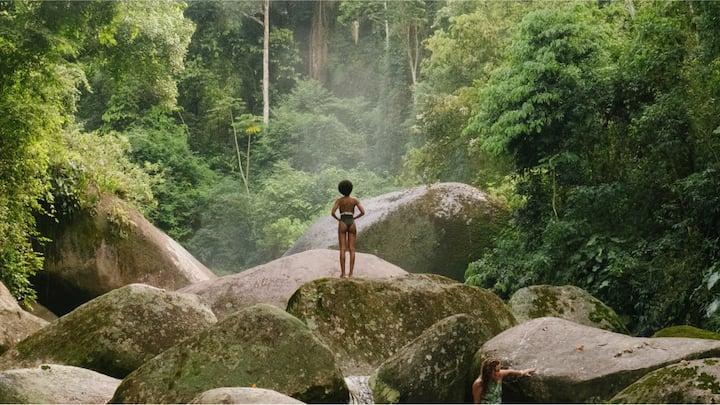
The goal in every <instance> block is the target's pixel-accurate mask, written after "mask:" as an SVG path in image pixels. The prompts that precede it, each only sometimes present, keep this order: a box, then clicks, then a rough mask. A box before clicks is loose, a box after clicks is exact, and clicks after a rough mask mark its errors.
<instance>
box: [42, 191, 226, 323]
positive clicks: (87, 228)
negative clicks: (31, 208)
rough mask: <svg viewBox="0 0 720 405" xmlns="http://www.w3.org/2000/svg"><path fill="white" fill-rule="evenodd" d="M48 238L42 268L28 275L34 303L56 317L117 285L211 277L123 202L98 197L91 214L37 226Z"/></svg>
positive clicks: (170, 284)
mask: <svg viewBox="0 0 720 405" xmlns="http://www.w3.org/2000/svg"><path fill="white" fill-rule="evenodd" d="M40 227H41V230H42V233H43V235H46V236H48V237H50V238H51V239H52V241H51V242H50V243H48V244H47V245H45V246H44V247H43V253H44V255H45V262H44V269H43V271H41V272H39V273H38V274H37V275H36V276H35V277H33V279H32V282H33V284H34V285H35V287H36V289H37V291H38V301H39V302H40V303H41V304H43V305H44V306H46V307H47V308H48V309H50V310H51V311H52V312H54V313H55V314H57V315H60V316H62V315H65V314H66V313H68V312H70V311H72V310H73V309H75V308H76V307H78V306H79V305H81V304H83V303H85V302H87V301H89V300H91V299H93V298H95V297H98V296H100V295H103V294H105V293H108V292H110V291H112V290H114V289H116V288H120V287H122V286H125V285H128V284H133V283H141V284H147V285H151V286H154V287H158V288H164V289H167V290H177V289H179V288H182V287H185V286H187V285H189V284H192V283H195V282H198V281H204V280H209V279H212V278H215V277H216V276H215V274H213V273H212V272H211V271H210V270H209V269H208V268H207V267H205V266H204V265H203V264H202V263H200V262H199V261H198V260H196V259H195V258H194V257H193V256H192V255H190V253H188V252H187V250H185V249H184V248H183V247H182V246H180V244H179V243H177V242H175V241H174V240H173V239H171V238H170V237H169V236H167V235H166V234H165V233H164V232H162V231H161V230H159V229H158V228H156V227H155V226H154V225H152V224H151V223H150V222H148V221H147V220H146V219H145V217H143V216H142V214H140V213H139V212H138V211H137V210H136V209H134V208H133V207H132V206H131V205H129V204H128V203H126V202H124V201H122V200H121V199H119V198H117V197H115V196H112V195H107V194H106V195H103V196H101V198H100V200H99V201H98V203H97V206H96V207H95V208H94V209H91V210H85V211H81V212H78V213H76V214H75V215H73V216H72V217H65V218H63V219H62V220H61V221H60V223H59V224H57V223H55V222H50V223H47V224H45V223H43V222H40Z"/></svg>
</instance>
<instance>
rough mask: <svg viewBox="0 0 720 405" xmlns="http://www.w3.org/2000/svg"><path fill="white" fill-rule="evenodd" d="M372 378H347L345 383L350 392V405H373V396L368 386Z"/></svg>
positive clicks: (359, 376) (358, 376) (355, 376)
mask: <svg viewBox="0 0 720 405" xmlns="http://www.w3.org/2000/svg"><path fill="white" fill-rule="evenodd" d="M369 378H370V376H363V375H351V376H348V377H345V383H346V384H347V386H348V390H350V402H348V403H349V404H372V403H374V402H373V394H372V391H371V390H370V385H369V384H368V379H369Z"/></svg>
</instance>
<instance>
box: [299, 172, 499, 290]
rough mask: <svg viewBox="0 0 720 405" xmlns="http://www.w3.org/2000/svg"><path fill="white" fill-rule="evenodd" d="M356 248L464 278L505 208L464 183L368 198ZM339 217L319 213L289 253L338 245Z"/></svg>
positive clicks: (406, 265)
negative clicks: (318, 217)
mask: <svg viewBox="0 0 720 405" xmlns="http://www.w3.org/2000/svg"><path fill="white" fill-rule="evenodd" d="M362 203H363V206H364V207H365V211H366V214H365V216H364V217H363V218H361V219H359V220H358V221H357V227H358V238H357V250H358V251H360V252H365V253H370V254H373V255H375V256H378V257H380V258H382V259H384V260H387V261H389V262H390V263H394V264H396V265H398V266H400V267H401V268H403V269H405V270H407V271H409V272H412V273H435V274H441V275H444V276H446V277H449V278H452V279H454V280H458V281H463V280H464V275H465V270H466V268H467V265H468V263H470V262H472V261H475V260H477V259H479V258H480V257H481V256H482V254H483V252H484V251H485V250H486V249H487V248H488V247H489V246H490V244H491V243H490V242H491V241H492V239H493V237H494V236H495V235H496V234H497V232H498V230H499V229H500V227H501V225H502V224H503V223H504V222H505V221H506V219H507V210H506V208H505V207H504V206H503V204H501V203H500V202H499V201H498V200H496V199H494V198H492V197H491V196H489V195H487V194H486V193H483V192H482V191H480V190H478V189H476V188H473V187H471V186H468V185H466V184H461V183H440V184H434V185H432V186H418V187H414V188H411V189H408V190H403V191H397V192H394V193H389V194H385V195H382V196H379V197H375V198H370V199H367V200H364V201H363V202H362ZM337 246H338V240H337V222H336V221H335V220H334V219H333V218H332V217H330V215H327V216H325V217H322V218H320V219H319V220H318V221H317V222H316V223H315V224H313V225H312V226H311V227H310V229H308V231H307V232H305V234H304V235H303V236H302V237H301V238H300V239H299V240H298V241H297V242H296V243H295V245H293V246H292V247H291V248H290V249H289V250H288V251H287V252H286V253H285V255H290V254H295V253H299V252H302V251H305V250H310V249H323V248H331V249H334V248H337Z"/></svg>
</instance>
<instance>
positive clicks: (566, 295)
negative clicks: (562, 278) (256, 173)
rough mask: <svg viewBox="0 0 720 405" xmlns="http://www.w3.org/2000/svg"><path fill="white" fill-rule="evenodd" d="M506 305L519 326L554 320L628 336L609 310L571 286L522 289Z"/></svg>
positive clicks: (623, 326)
mask: <svg viewBox="0 0 720 405" xmlns="http://www.w3.org/2000/svg"><path fill="white" fill-rule="evenodd" d="M508 304H509V305H510V307H511V308H512V311H513V313H514V314H515V317H516V318H517V320H518V322H525V321H528V320H530V319H534V318H542V317H555V318H562V319H567V320H568V321H573V322H576V323H579V324H581V325H587V326H592V327H595V328H600V329H606V330H609V331H612V332H617V333H624V334H629V333H630V332H629V331H628V330H627V328H626V327H625V324H624V323H623V322H622V320H621V319H620V317H619V316H618V314H617V313H615V311H614V310H613V309H612V308H610V307H608V306H607V305H605V304H604V303H603V302H602V301H600V300H599V299H597V298H595V297H593V296H592V295H590V293H588V292H587V291H585V290H583V289H582V288H580V287H576V286H573V285H564V286H554V285H534V286H530V287H525V288H521V289H519V290H517V291H516V292H515V294H513V295H512V297H510V300H509V301H508Z"/></svg>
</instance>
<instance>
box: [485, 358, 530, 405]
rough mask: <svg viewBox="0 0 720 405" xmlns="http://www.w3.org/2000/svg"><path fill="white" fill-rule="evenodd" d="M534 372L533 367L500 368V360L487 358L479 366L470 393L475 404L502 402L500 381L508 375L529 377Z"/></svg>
mask: <svg viewBox="0 0 720 405" xmlns="http://www.w3.org/2000/svg"><path fill="white" fill-rule="evenodd" d="M533 373H535V369H534V368H526V369H525V370H513V369H505V370H503V369H502V368H500V361H498V360H495V359H487V360H485V361H483V363H482V366H481V367H480V375H479V376H478V378H477V379H476V380H475V382H473V385H472V394H473V403H475V404H499V403H501V402H502V381H503V378H505V377H507V376H509V375H518V376H521V377H526V376H527V377H529V376H531V375H533Z"/></svg>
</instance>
